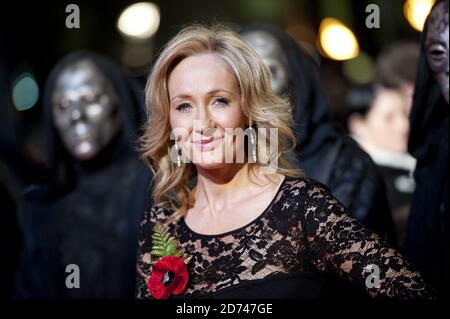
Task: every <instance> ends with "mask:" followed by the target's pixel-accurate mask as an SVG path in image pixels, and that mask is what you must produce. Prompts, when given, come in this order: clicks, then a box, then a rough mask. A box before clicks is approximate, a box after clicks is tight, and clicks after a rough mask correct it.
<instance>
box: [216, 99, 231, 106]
mask: <svg viewBox="0 0 450 319" xmlns="http://www.w3.org/2000/svg"><path fill="white" fill-rule="evenodd" d="M228 103H229V102H228V100H227V99H225V98H222V97H221V98H218V99H215V100H214V104H216V105H219V106H225V105H228Z"/></svg>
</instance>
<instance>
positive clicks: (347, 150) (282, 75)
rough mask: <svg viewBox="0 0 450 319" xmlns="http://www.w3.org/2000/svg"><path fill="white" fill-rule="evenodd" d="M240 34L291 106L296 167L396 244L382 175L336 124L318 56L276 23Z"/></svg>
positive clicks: (353, 214)
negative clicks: (324, 85) (262, 62)
mask: <svg viewBox="0 0 450 319" xmlns="http://www.w3.org/2000/svg"><path fill="white" fill-rule="evenodd" d="M240 36H241V38H242V39H243V40H244V41H245V42H246V43H247V44H248V45H249V46H250V47H251V48H252V49H254V50H255V51H256V53H257V54H258V55H259V56H261V58H262V60H263V61H264V63H265V64H266V66H267V67H268V68H269V70H270V71H271V79H270V81H271V82H270V84H271V88H272V90H273V92H274V93H275V94H277V95H278V96H280V97H282V98H285V99H288V100H289V101H290V103H291V104H292V105H293V108H292V114H293V118H294V128H293V131H294V133H295V136H296V142H297V146H296V149H295V157H296V158H295V161H296V162H297V165H298V167H299V168H300V169H302V170H303V171H304V172H305V173H306V174H307V175H308V176H310V177H312V178H314V179H316V180H318V181H319V182H321V183H323V184H325V185H327V186H328V187H329V188H330V189H331V191H332V193H333V195H334V196H336V198H338V199H339V200H340V201H341V202H342V203H343V204H344V205H345V207H347V209H348V212H349V214H351V215H352V216H353V217H355V218H356V219H358V220H359V221H361V222H362V223H363V224H364V225H366V226H367V227H369V228H370V229H371V230H372V231H374V232H376V233H377V234H379V235H380V236H382V237H384V238H386V239H388V241H390V242H391V243H394V242H395V238H394V236H395V235H394V225H393V221H392V216H391V212H390V208H389V203H388V201H387V198H386V192H385V187H384V183H383V180H382V177H381V175H380V174H379V172H378V170H377V168H376V166H375V165H374V163H373V162H372V160H371V159H370V157H369V156H368V155H367V154H366V153H365V152H364V151H362V150H361V148H360V147H359V146H358V144H357V143H356V142H355V141H353V140H352V139H351V138H349V137H348V136H347V134H346V133H345V132H341V131H340V129H339V128H338V127H337V126H336V125H335V124H334V122H333V114H332V111H331V107H330V105H329V103H328V101H327V97H326V94H325V92H324V90H323V88H322V84H321V80H320V75H319V70H318V67H317V65H316V63H315V62H314V60H313V59H312V58H311V57H310V56H309V55H308V54H307V53H306V52H304V51H303V50H302V49H301V48H300V47H299V45H298V44H297V43H296V42H295V40H294V39H293V38H292V37H290V36H289V35H288V34H287V33H286V32H283V31H282V30H280V29H277V28H275V27H272V26H267V25H260V26H253V27H248V28H244V29H243V30H241V31H240Z"/></svg>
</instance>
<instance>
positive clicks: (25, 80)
mask: <svg viewBox="0 0 450 319" xmlns="http://www.w3.org/2000/svg"><path fill="white" fill-rule="evenodd" d="M38 98H39V87H38V85H37V83H36V80H35V79H34V76H33V75H32V74H31V73H29V72H24V73H21V74H20V75H19V76H18V77H17V79H16V80H15V81H14V83H13V87H12V99H13V103H14V106H15V108H16V109H17V110H19V111H25V110H27V109H29V108H32V107H33V106H34V105H35V104H36V102H37V100H38Z"/></svg>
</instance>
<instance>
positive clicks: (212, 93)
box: [207, 89, 233, 95]
mask: <svg viewBox="0 0 450 319" xmlns="http://www.w3.org/2000/svg"><path fill="white" fill-rule="evenodd" d="M219 92H225V93H227V94H229V95H233V92H231V91H228V90H225V89H213V90H211V91H209V92H208V93H207V95H214V94H216V93H219Z"/></svg>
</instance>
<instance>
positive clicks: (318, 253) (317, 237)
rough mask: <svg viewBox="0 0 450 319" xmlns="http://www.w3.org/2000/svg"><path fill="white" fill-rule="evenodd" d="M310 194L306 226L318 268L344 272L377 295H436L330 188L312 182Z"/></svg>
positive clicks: (412, 296)
mask: <svg viewBox="0 0 450 319" xmlns="http://www.w3.org/2000/svg"><path fill="white" fill-rule="evenodd" d="M307 193H308V194H307V198H308V199H307V201H306V202H305V207H304V209H305V211H304V221H303V222H304V227H303V228H304V231H305V237H306V239H307V241H306V244H307V249H308V254H309V259H310V261H311V262H312V264H313V265H314V266H315V267H316V268H317V269H318V270H320V271H325V272H331V273H335V274H338V275H339V276H340V277H343V278H344V279H347V280H349V281H350V282H351V283H353V284H354V285H356V286H358V287H360V288H361V289H363V290H365V291H367V292H368V293H369V294H370V295H371V296H373V297H395V298H402V299H403V298H405V299H406V298H429V297H430V296H431V295H430V291H429V290H428V288H427V286H426V284H425V283H424V282H423V280H422V277H421V276H420V274H419V273H418V272H416V271H414V270H413V268H412V267H411V265H410V264H409V263H408V262H407V261H406V260H405V259H404V258H403V257H402V256H401V255H400V254H399V253H398V252H397V251H395V250H394V249H392V248H390V247H388V246H387V245H386V244H385V243H384V242H383V241H382V240H381V239H380V237H378V236H377V235H376V234H374V233H372V232H370V231H369V230H367V229H366V228H365V227H364V226H363V225H362V224H361V223H359V222H358V221H357V220H355V219H353V218H352V217H350V216H348V215H347V214H346V213H345V208H344V207H343V205H342V204H341V203H340V202H339V201H338V200H336V199H335V198H334V197H333V196H332V195H331V194H330V192H329V191H328V189H326V188H325V187H323V186H322V185H320V184H312V186H311V187H309V188H308V190H307Z"/></svg>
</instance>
